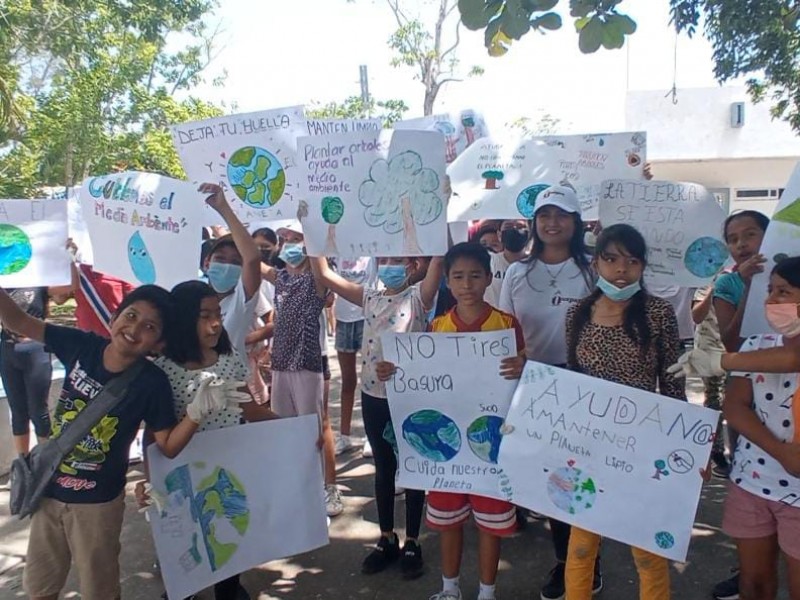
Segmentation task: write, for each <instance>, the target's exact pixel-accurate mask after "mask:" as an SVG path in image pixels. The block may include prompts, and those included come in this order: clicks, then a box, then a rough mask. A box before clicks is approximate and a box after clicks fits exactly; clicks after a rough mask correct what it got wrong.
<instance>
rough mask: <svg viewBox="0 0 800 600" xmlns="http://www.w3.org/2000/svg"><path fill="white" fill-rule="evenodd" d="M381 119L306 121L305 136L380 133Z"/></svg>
mask: <svg viewBox="0 0 800 600" xmlns="http://www.w3.org/2000/svg"><path fill="white" fill-rule="evenodd" d="M381 128H382V124H381V120H380V119H306V133H305V134H304V135H333V134H337V133H353V132H354V131H380V129H381Z"/></svg>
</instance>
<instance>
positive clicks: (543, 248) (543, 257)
mask: <svg viewBox="0 0 800 600" xmlns="http://www.w3.org/2000/svg"><path fill="white" fill-rule="evenodd" d="M533 218H534V226H533V227H532V231H531V233H532V238H533V245H532V248H531V253H530V255H529V256H528V257H526V258H524V259H522V260H521V261H519V262H516V263H514V264H512V265H511V266H510V267H509V268H508V271H507V272H506V276H505V280H504V281H503V287H502V290H501V292H500V305H499V308H500V310H503V311H505V312H508V313H511V314H512V315H514V316H515V317H516V318H517V320H519V322H520V323H521V324H522V331H523V333H524V334H525V349H526V353H527V357H528V359H530V360H535V361H538V362H542V363H547V364H550V365H554V366H558V367H564V366H566V363H567V343H566V338H565V336H564V331H565V327H566V317H567V310H568V309H569V307H570V306H572V305H573V304H575V303H577V302H578V301H580V300H582V299H583V298H585V297H586V296H588V295H589V294H590V293H591V291H592V290H593V289H594V282H595V274H594V273H593V272H592V269H591V266H590V262H589V257H588V256H587V251H586V247H585V245H584V235H583V232H584V227H583V221H582V220H581V207H580V202H579V201H578V197H577V195H576V194H575V190H573V189H572V188H570V187H565V186H552V187H549V188H547V189H545V190H544V191H543V192H541V193H540V194H539V196H538V198H537V199H536V205H535V211H534V215H533ZM550 530H551V533H552V536H553V546H554V549H555V555H556V561H557V562H556V566H555V567H554V568H553V569H552V570H551V571H550V575H549V576H548V580H547V581H546V582H545V584H544V585H543V586H542V589H541V592H540V594H541V598H542V600H559V599H560V598H563V597H564V593H565V588H564V567H565V564H566V561H567V548H568V546H569V532H570V527H569V525H567V524H566V523H562V522H560V521H556V520H555V519H550ZM602 587H603V578H602V575H601V574H600V566H599V563H598V564H597V566H596V567H595V580H594V586H593V592H594V593H597V592H599V591H600V590H601V589H602Z"/></svg>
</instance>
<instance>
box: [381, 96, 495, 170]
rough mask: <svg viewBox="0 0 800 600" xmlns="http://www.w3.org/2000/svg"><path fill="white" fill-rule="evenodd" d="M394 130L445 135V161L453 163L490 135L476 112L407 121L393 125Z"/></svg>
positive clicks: (469, 111) (447, 114) (464, 111)
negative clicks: (478, 141) (474, 144)
mask: <svg viewBox="0 0 800 600" xmlns="http://www.w3.org/2000/svg"><path fill="white" fill-rule="evenodd" d="M392 128H393V129H406V130H408V129H411V130H414V131H438V132H439V133H441V134H442V135H444V146H445V161H446V162H447V164H450V163H451V162H453V161H454V160H455V159H456V157H458V155H459V154H461V153H462V152H464V150H466V149H467V148H469V147H470V146H471V145H472V144H473V143H474V142H475V141H476V140H478V139H480V138H483V137H486V136H488V135H489V131H488V129H487V127H486V122H485V121H484V120H483V116H482V115H480V114H479V113H477V112H475V111H474V110H471V109H467V110H462V111H461V113H460V114H459V115H453V114H449V113H443V114H438V115H430V116H427V117H420V118H418V119H406V120H403V121H397V122H396V123H393V124H392Z"/></svg>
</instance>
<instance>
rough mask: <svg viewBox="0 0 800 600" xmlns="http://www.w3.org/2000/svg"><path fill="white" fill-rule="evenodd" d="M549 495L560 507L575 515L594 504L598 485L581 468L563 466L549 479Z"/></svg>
mask: <svg viewBox="0 0 800 600" xmlns="http://www.w3.org/2000/svg"><path fill="white" fill-rule="evenodd" d="M547 495H548V496H549V497H550V500H551V501H552V502H553V504H555V505H556V506H557V507H558V508H560V509H561V510H563V511H564V512H568V513H569V514H571V515H575V514H577V513H580V512H583V511H585V510H588V509H590V508H592V506H594V501H595V497H596V496H597V486H596V485H595V483H594V480H593V479H592V478H591V477H589V476H587V475H585V474H584V473H583V471H581V470H580V469H577V468H575V467H561V468H559V469H556V470H555V471H553V473H551V474H550V477H549V478H548V479H547Z"/></svg>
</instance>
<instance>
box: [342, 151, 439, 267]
mask: <svg viewBox="0 0 800 600" xmlns="http://www.w3.org/2000/svg"><path fill="white" fill-rule="evenodd" d="M439 187H440V182H439V176H438V175H437V174H436V171H434V170H433V169H429V168H427V167H424V166H423V165H422V158H421V157H420V155H419V154H417V153H416V152H413V151H411V150H406V151H405V152H401V153H399V154H396V155H395V156H393V157H392V158H391V159H390V160H388V161H386V160H384V159H382V158H380V159H378V160H376V161H375V162H374V163H372V166H371V167H370V170H369V179H367V180H366V181H364V182H363V183H362V184H361V186H360V187H359V190H358V200H359V202H361V204H362V205H363V206H364V207H366V210H365V211H364V220H365V221H366V222H367V225H369V226H370V227H382V228H383V230H384V231H385V232H386V233H390V234H394V233H399V232H402V233H403V248H404V253H405V254H406V255H408V256H420V255H423V254H424V253H423V251H422V249H421V248H420V246H419V242H418V241H417V225H427V224H428V223H432V222H433V221H435V220H436V219H438V218H439V217H440V216H441V214H442V211H443V210H444V202H442V199H441V198H440V197H439Z"/></svg>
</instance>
